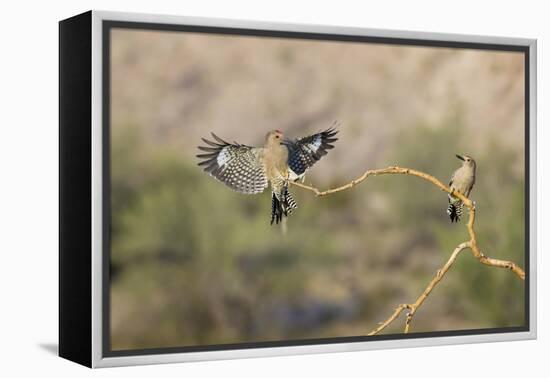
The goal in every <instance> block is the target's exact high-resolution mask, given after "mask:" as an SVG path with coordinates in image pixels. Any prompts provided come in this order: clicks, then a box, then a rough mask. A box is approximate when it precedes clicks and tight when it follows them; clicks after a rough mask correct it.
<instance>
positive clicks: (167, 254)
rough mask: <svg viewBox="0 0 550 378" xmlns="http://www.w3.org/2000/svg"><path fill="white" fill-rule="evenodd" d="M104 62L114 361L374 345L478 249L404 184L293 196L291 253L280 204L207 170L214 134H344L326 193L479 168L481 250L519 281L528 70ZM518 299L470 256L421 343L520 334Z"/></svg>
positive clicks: (335, 60)
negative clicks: (406, 170)
mask: <svg viewBox="0 0 550 378" xmlns="http://www.w3.org/2000/svg"><path fill="white" fill-rule="evenodd" d="M111 46H112V48H111V54H112V58H111V59H112V60H111V65H112V71H111V78H112V83H111V84H112V87H111V90H112V109H111V111H112V119H111V128H112V130H111V139H112V146H111V150H112V156H111V158H112V162H111V164H112V211H113V212H112V227H113V229H112V249H111V274H112V275H111V278H112V281H111V284H112V287H111V294H112V295H111V338H112V348H113V350H120V349H138V348H155V347H172V346H188V345H206V344H224V343H237V342H254V341H271V340H288V339H305V338H308V339H310V338H322V337H339V336H357V335H365V334H366V333H368V332H369V331H370V330H372V329H373V328H374V327H375V326H376V325H377V323H378V322H379V321H381V320H383V319H385V318H386V317H387V316H388V315H389V314H390V313H391V311H393V309H394V308H395V306H397V305H398V304H399V303H404V302H411V301H413V300H414V299H416V297H417V296H418V295H419V294H420V293H421V291H422V290H423V289H424V287H425V285H426V284H427V283H428V281H429V280H430V279H431V278H432V277H433V275H434V274H435V272H436V270H437V269H438V268H439V267H440V266H441V265H442V264H443V263H444V262H445V261H446V259H447V258H448V256H449V255H450V253H451V251H452V250H453V249H454V247H455V246H456V245H457V244H458V243H460V242H462V241H464V240H467V238H468V236H467V234H466V229H465V227H464V221H462V222H461V223H460V224H458V225H456V224H451V223H450V221H449V218H448V217H447V215H446V213H445V210H446V205H447V199H446V196H445V194H444V193H442V192H441V191H439V190H437V189H436V188H435V187H433V186H431V185H430V184H427V183H425V182H422V181H420V180H419V179H416V178H413V177H404V176H386V177H376V178H372V179H370V178H369V180H367V181H366V182H365V183H363V184H361V185H360V186H358V187H356V188H354V189H353V190H349V191H346V192H342V193H339V194H335V195H333V196H329V197H326V198H322V199H318V198H314V197H313V196H312V195H311V194H310V193H309V192H304V191H302V190H300V189H298V188H292V191H293V193H294V197H295V198H296V200H297V202H298V206H299V208H298V210H297V211H296V212H295V213H294V214H292V216H291V217H290V218H289V219H288V234H287V235H286V237H283V236H282V234H281V232H280V229H279V227H276V226H270V225H269V216H270V196H269V193H268V192H266V193H264V194H262V195H256V196H245V195H242V194H238V193H235V192H232V191H231V190H229V189H228V188H227V187H225V186H224V185H223V184H221V183H219V182H217V181H215V180H214V179H213V178H211V177H209V176H208V175H207V174H205V173H204V172H202V171H201V169H200V168H199V167H197V165H196V163H197V159H196V158H195V154H196V153H197V152H198V151H197V148H196V146H197V145H199V144H200V143H201V142H200V137H206V136H208V135H209V133H210V132H211V131H213V132H215V133H216V134H217V135H219V136H221V137H223V138H224V139H228V140H230V141H233V140H235V141H238V142H240V143H244V144H248V145H261V144H262V143H263V138H264V136H265V133H266V132H267V131H268V130H271V129H275V128H277V129H282V130H284V131H285V132H286V134H287V136H290V137H301V136H305V135H308V134H310V133H313V132H317V131H319V130H322V129H325V128H327V127H329V126H330V125H331V124H332V122H333V121H335V120H337V121H338V122H339V123H340V127H339V128H340V134H339V138H340V139H339V140H338V141H337V142H336V147H335V148H334V149H333V150H331V151H330V152H329V154H328V155H327V156H325V157H324V158H323V159H322V160H321V161H320V162H318V163H317V164H316V165H315V166H314V168H313V169H312V170H311V171H310V173H309V174H308V175H307V177H306V183H310V184H313V185H315V186H318V187H320V188H321V189H323V188H328V187H329V186H335V185H339V184H343V183H346V182H348V181H350V180H351V179H353V178H355V177H356V176H358V175H360V174H361V173H363V171H365V170H366V169H371V168H382V167H386V166H389V165H394V164H398V165H401V166H406V167H410V168H416V169H420V170H423V171H425V172H427V173H430V174H433V175H434V176H436V177H438V178H439V179H440V180H442V181H444V182H447V181H448V178H449V176H450V174H451V173H452V172H453V171H454V170H455V169H456V168H457V167H458V166H459V164H460V161H459V160H457V159H456V158H455V157H454V155H455V153H461V154H469V155H471V156H472V157H474V158H475V159H476V161H477V167H478V170H477V180H476V185H475V187H474V189H473V192H472V195H471V197H472V198H473V199H474V200H475V201H476V204H477V209H478V213H477V215H478V216H477V224H476V228H477V230H478V237H479V243H480V246H481V248H482V250H483V251H484V252H485V253H486V254H487V255H489V256H491V257H495V258H502V259H511V260H513V261H515V262H516V263H518V264H520V265H521V266H523V265H524V261H523V258H524V242H525V235H524V222H525V218H524V210H525V209H524V195H525V192H524V174H525V172H524V163H525V161H524V149H525V144H524V134H523V132H524V131H523V128H524V61H523V55H522V54H519V53H509V52H491V51H482V50H465V49H446V48H424V47H404V46H396V45H394V46H391V45H380V44H359V43H336V42H325V41H311V40H290V39H277V38H255V37H236V36H219V35H207V34H191V33H176V32H151V31H138V30H123V29H115V30H114V31H113V32H112V45H111ZM523 289H524V286H523V283H522V282H520V281H519V280H518V279H517V277H515V276H513V275H512V274H511V273H510V272H508V271H505V270H498V269H495V268H489V267H486V266H482V265H480V264H479V263H478V262H477V261H476V260H475V259H474V258H473V257H472V256H471V254H469V253H467V252H466V253H464V254H463V255H462V256H461V257H460V258H459V261H458V262H457V263H456V264H455V265H454V266H453V268H452V269H451V271H450V272H449V273H448V275H447V276H446V277H445V279H444V280H443V281H442V282H441V284H440V285H439V286H438V287H437V288H436V289H435V290H434V292H433V293H432V295H431V296H430V297H429V299H428V300H427V301H426V303H425V304H424V305H423V306H422V307H421V308H420V310H419V311H418V313H417V315H416V316H415V320H414V322H413V325H412V331H413V332H421V331H444V330H456V329H475V328H486V327H506V326H517V325H522V324H523V322H524V314H523V307H524V297H523ZM402 324H403V322H401V321H399V322H397V323H396V324H395V325H394V326H392V327H391V328H390V329H389V330H388V332H392V333H400V332H401V331H402Z"/></svg>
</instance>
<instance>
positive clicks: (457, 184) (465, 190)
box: [447, 155, 476, 223]
mask: <svg viewBox="0 0 550 378" xmlns="http://www.w3.org/2000/svg"><path fill="white" fill-rule="evenodd" d="M456 157H457V158H459V159H460V160H462V166H461V167H460V168H458V169H457V170H456V171H455V172H454V173H453V175H452V176H451V181H449V186H450V188H451V189H453V190H454V191H457V192H460V193H462V194H463V195H464V196H466V197H468V196H469V195H470V191H471V190H472V188H473V187H474V184H475V182H476V162H475V160H474V159H472V158H471V157H470V156H467V155H463V156H461V155H456ZM463 205H464V204H463V203H462V201H461V200H460V199H458V198H456V197H455V196H452V195H450V194H449V206H448V207H447V214H449V218H451V223H452V222H458V221H459V220H460V217H461V216H462V206H463Z"/></svg>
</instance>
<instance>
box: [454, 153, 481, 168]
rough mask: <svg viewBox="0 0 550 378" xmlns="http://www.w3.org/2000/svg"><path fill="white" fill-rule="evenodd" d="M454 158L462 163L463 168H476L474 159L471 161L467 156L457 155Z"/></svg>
mask: <svg viewBox="0 0 550 378" xmlns="http://www.w3.org/2000/svg"><path fill="white" fill-rule="evenodd" d="M456 157H457V158H459V159H460V160H462V161H463V163H462V166H463V167H470V168H473V169H475V168H476V161H475V160H474V159H472V158H471V157H470V156H468V155H458V154H457V155H456Z"/></svg>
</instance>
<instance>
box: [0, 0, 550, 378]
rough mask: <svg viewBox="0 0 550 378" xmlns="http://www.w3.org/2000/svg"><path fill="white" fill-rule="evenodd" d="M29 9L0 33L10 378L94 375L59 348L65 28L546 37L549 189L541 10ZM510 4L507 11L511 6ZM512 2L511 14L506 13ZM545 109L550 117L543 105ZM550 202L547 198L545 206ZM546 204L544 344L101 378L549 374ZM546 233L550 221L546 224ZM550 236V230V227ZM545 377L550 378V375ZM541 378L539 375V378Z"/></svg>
mask: <svg viewBox="0 0 550 378" xmlns="http://www.w3.org/2000/svg"><path fill="white" fill-rule="evenodd" d="M318 3H320V1H317V2H306V1H302V2H298V1H297V0H294V1H292V0H277V1H270V2H260V1H258V2H254V1H245V0H231V1H225V2H223V1H219V2H216V1H210V0H201V1H199V0H194V1H182V0H180V1H164V0H155V1H141V2H138V1H135V0H134V1H129V0H125V1H118V2H116V4H114V2H112V1H105V0H101V1H57V2H38V1H37V2H36V4H32V3H31V2H28V1H19V2H15V1H12V2H4V3H3V6H2V22H1V23H0V27H1V29H2V30H1V31H2V32H1V33H0V39H1V44H0V49H1V50H0V51H1V52H2V58H1V66H2V70H1V71H0V72H1V79H0V88H1V91H2V92H1V93H2V96H3V98H2V100H3V101H2V106H1V107H0V112H1V118H0V119H1V120H2V124H1V125H0V168H1V170H0V172H1V177H2V181H1V185H0V195H1V197H0V198H2V202H1V204H0V219H1V222H2V224H1V226H2V227H1V230H2V232H1V233H0V255H1V256H2V258H3V259H2V262H1V263H0V283H1V286H0V287H1V288H2V290H1V293H2V299H1V303H2V305H1V311H0V319H1V322H0V324H1V328H0V349H1V354H0V356H1V357H0V360H1V361H2V363H1V364H0V369H1V370H0V371H2V372H1V373H0V374H1V375H2V376H5V377H13V376H32V375H31V374H33V373H34V374H35V375H36V374H40V373H46V374H48V375H50V374H51V375H53V374H55V375H57V376H62V377H63V376H67V377H80V376H88V375H90V374H92V372H91V371H89V370H87V369H85V368H82V367H79V366H77V365H75V364H73V363H71V362H68V361H65V360H62V359H60V358H57V357H55V356H54V355H53V353H52V352H50V351H49V350H51V349H52V348H54V347H55V344H56V343H57V54H58V45H57V30H58V29H57V27H58V26H57V21H58V20H60V19H63V18H66V17H69V16H72V15H74V14H76V13H80V12H82V11H85V10H88V9H92V8H93V9H104V10H120V11H134V12H153V13H165V14H180V15H189V16H209V17H224V18H239V19H256V20H266V21H280V22H296V23H317V24H333V25H343V26H359V27H369V28H385V29H401V30H421V31H437V32H449V33H466V34H485V35H502V36H517V37H529V38H537V39H538V40H539V45H538V46H539V51H538V55H539V61H538V68H539V73H538V75H539V90H538V107H539V114H538V125H539V126H538V135H539V147H538V148H539V158H538V161H539V173H540V175H539V183H538V190H539V194H542V193H543V192H544V190H545V189H546V190H548V188H549V185H548V180H549V168H548V164H549V161H548V159H549V155H550V152H549V148H548V146H547V143H549V142H550V137H549V132H548V129H547V128H546V127H545V126H546V125H545V124H546V123H547V115H548V104H549V103H550V98H549V96H548V88H549V84H550V83H549V80H550V79H549V78H550V75H549V74H548V73H547V72H546V71H545V69H547V68H548V67H549V61H550V59H549V54H550V51H549V50H548V49H546V46H545V44H546V43H547V41H550V27H549V26H548V24H549V23H548V15H549V14H550V12H549V11H548V10H547V9H545V5H544V4H545V2H543V1H527V0H524V1H515V2H505V1H483V2H482V1H479V0H478V1H470V0H463V1H454V2H447V3H446V5H444V4H443V3H444V2H442V1H435V0H434V1H420V0H416V1H407V0H403V1H379V2H370V3H367V2H366V1H355V2H352V1H345V0H338V1H331V2H326V3H325V4H318ZM504 3H506V4H504ZM508 3H512V4H508ZM544 105H546V107H545V106H544ZM540 197H542V196H540ZM540 197H539V224H538V229H539V275H538V277H539V282H538V287H539V293H540V294H539V298H538V304H539V321H538V327H539V340H538V341H527V342H513V343H498V344H481V345H465V346H452V347H437V348H433V347H432V348H421V349H420V348H419V349H401V350H388V351H376V352H358V353H344V354H331V355H312V356H296V357H280V358H268V359H265V358H264V359H254V360H236V361H222V362H210V363H195V364H187V365H183V364H179V365H163V366H152V367H151V366H150V367H135V368H123V369H104V370H101V371H96V372H94V373H93V374H95V375H96V376H102V377H103V376H105V377H112V376H120V375H129V376H136V377H148V376H151V375H156V376H161V375H162V376H169V377H184V376H187V377H189V376H200V377H221V376H224V377H228V376H229V377H232V376H246V377H248V376H250V377H252V376H258V375H261V376H263V377H280V376H287V377H293V376H300V375H310V376H321V377H325V376H326V377H333V376H336V375H344V374H345V375H346V376H363V377H368V376H380V375H382V376H385V375H388V376H394V375H398V374H399V375H401V376H405V375H410V376H417V375H418V376H419V375H422V376H445V377H464V376H465V375H466V374H475V375H481V374H487V375H491V376H497V375H498V376H501V377H507V376H515V375H519V374H522V373H535V372H536V371H537V370H542V371H545V372H546V373H547V371H548V363H547V361H545V360H544V357H546V358H547V356H548V352H547V351H546V353H543V350H544V349H545V348H546V350H548V349H549V348H550V342H549V340H548V339H549V337H550V331H549V326H548V307H549V305H548V295H547V294H546V288H548V287H550V282H549V279H548V276H549V274H548V272H547V264H546V258H545V256H544V253H545V247H546V246H547V245H548V236H547V235H548V232H547V234H546V235H542V232H541V230H542V229H544V228H546V229H547V227H548V224H544V223H543V221H542V219H541V216H540V215H541V214H542V213H547V212H548V211H549V210H550V209H549V207H548V201H545V200H544V198H540ZM546 223H548V222H546ZM545 226H546V227H545ZM543 369H544V370H543ZM536 375H538V376H540V374H536Z"/></svg>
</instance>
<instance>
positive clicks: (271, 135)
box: [265, 130, 284, 145]
mask: <svg viewBox="0 0 550 378" xmlns="http://www.w3.org/2000/svg"><path fill="white" fill-rule="evenodd" d="M283 140H284V134H283V132H282V131H281V130H272V131H270V132H268V133H267V135H266V137H265V143H266V144H267V145H280V144H282V142H283Z"/></svg>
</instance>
